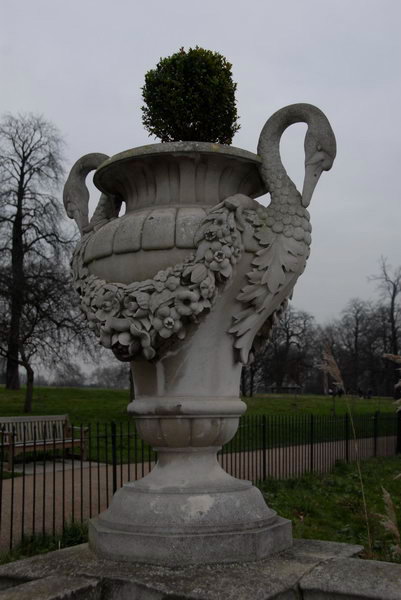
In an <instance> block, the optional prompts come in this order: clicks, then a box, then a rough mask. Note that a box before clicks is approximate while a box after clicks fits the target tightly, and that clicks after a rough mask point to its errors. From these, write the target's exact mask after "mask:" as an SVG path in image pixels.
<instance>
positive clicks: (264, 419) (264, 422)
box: [262, 415, 267, 481]
mask: <svg viewBox="0 0 401 600" xmlns="http://www.w3.org/2000/svg"><path fill="white" fill-rule="evenodd" d="M262 435H263V444H262V447H263V456H262V472H263V481H266V479H267V461H266V452H267V417H266V415H263V416H262Z"/></svg>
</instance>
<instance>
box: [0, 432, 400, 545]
mask: <svg viewBox="0 0 401 600" xmlns="http://www.w3.org/2000/svg"><path fill="white" fill-rule="evenodd" d="M347 446H348V448H347ZM395 450H396V437H395V436H389V437H378V438H377V439H376V442H375V440H374V439H373V438H362V439H359V440H358V445H357V447H356V446H355V443H354V442H353V440H350V441H349V442H348V445H347V444H346V442H345V441H344V440H339V441H335V442H325V443H316V444H313V445H311V444H302V445H297V446H287V447H283V448H272V449H268V450H265V451H263V449H259V450H253V451H248V452H232V453H223V454H220V455H219V460H220V462H221V464H222V466H223V467H224V468H225V469H226V471H228V473H230V474H231V475H234V476H235V477H239V478H240V479H249V480H251V481H253V482H256V481H258V480H263V479H265V478H267V477H272V478H275V479H284V478H289V477H298V476H301V475H302V474H303V473H305V472H307V471H312V470H313V471H315V472H319V473H324V472H327V471H330V470H331V469H332V468H333V466H334V465H335V463H336V461H338V460H347V459H348V460H349V461H354V460H355V459H356V458H357V456H359V458H361V459H364V458H369V457H371V456H375V455H376V456H394V454H395ZM153 464H154V463H150V462H146V463H136V464H135V463H134V464H126V465H117V466H116V467H114V468H113V466H112V465H106V464H104V463H93V462H92V463H90V462H80V461H64V468H63V463H62V462H61V461H60V462H57V461H54V462H53V461H49V462H48V463H47V465H42V464H40V463H39V464H38V463H36V464H35V465H32V464H30V465H28V466H29V470H28V466H27V468H26V470H25V475H24V476H23V477H15V478H13V479H5V480H2V481H0V485H1V488H0V492H1V494H0V517H1V521H0V551H4V550H7V549H9V548H10V546H11V545H13V546H14V545H15V544H17V543H18V542H19V541H20V540H21V537H22V533H23V532H24V533H25V535H31V534H33V533H37V534H41V533H44V532H46V533H50V534H54V533H57V532H61V531H62V529H63V523H66V522H70V521H72V520H75V521H86V520H87V519H88V518H91V517H93V516H95V515H97V514H98V513H99V512H101V511H103V510H105V509H106V508H107V506H108V504H109V503H110V500H111V498H112V496H113V488H114V487H115V488H119V487H121V486H122V485H123V484H124V483H126V482H127V481H134V480H137V479H140V478H142V477H143V476H145V475H147V473H148V472H149V470H150V469H151V468H152V466H153Z"/></svg>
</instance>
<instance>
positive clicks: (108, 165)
mask: <svg viewBox="0 0 401 600" xmlns="http://www.w3.org/2000/svg"><path fill="white" fill-rule="evenodd" d="M163 155H170V156H175V157H180V156H182V157H185V156H187V157H188V156H191V155H192V156H194V155H199V156H207V155H209V156H214V157H218V156H221V157H222V158H224V159H232V160H235V161H240V162H242V163H250V164H253V165H254V166H255V169H256V170H257V171H259V167H260V165H261V164H262V159H261V157H260V156H259V155H258V154H254V153H253V152H250V151H249V150H243V149H242V148H237V147H236V146H228V145H223V144H217V143H211V142H163V143H158V144H147V145H144V146H138V147H136V148H130V149H128V150H125V151H123V152H119V153H117V154H114V155H113V156H111V157H110V158H108V159H107V160H105V161H104V162H103V163H102V164H101V165H99V167H98V168H97V169H96V171H95V174H94V177H93V181H94V184H95V185H96V187H97V188H98V189H99V190H100V191H101V192H104V193H105V194H110V193H112V190H111V189H110V176H111V175H112V173H113V171H114V169H115V167H116V166H117V165H120V164H123V163H126V162H129V161H135V160H143V159H151V158H152V157H161V156H163ZM260 182H261V188H260V190H258V191H257V192H256V193H255V194H252V196H253V197H258V196H261V195H263V194H265V193H267V190H266V189H264V187H265V186H264V184H263V182H262V179H261V178H260Z"/></svg>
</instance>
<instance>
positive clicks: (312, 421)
mask: <svg viewBox="0 0 401 600" xmlns="http://www.w3.org/2000/svg"><path fill="white" fill-rule="evenodd" d="M309 433H310V439H309V444H310V457H309V459H310V461H309V469H310V471H311V473H313V468H314V437H315V436H314V418H313V415H311V416H310V430H309Z"/></svg>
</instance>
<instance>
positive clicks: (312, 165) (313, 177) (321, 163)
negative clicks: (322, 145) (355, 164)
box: [302, 151, 333, 208]
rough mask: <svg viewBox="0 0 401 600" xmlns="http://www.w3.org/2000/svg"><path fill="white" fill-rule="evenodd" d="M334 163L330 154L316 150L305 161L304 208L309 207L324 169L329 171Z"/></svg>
mask: <svg viewBox="0 0 401 600" xmlns="http://www.w3.org/2000/svg"><path fill="white" fill-rule="evenodd" d="M332 164H333V161H332V160H329V157H328V155H327V154H326V153H325V152H322V151H320V152H316V153H315V154H314V155H313V156H312V157H311V159H310V160H308V161H307V162H306V163H305V179H304V186H303V189H302V206H303V207H304V208H307V207H308V206H309V204H310V201H311V199H312V195H313V192H314V190H315V187H316V184H317V182H318V181H319V177H320V175H321V174H322V172H323V171H328V170H329V169H330V168H331V165H332Z"/></svg>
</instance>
